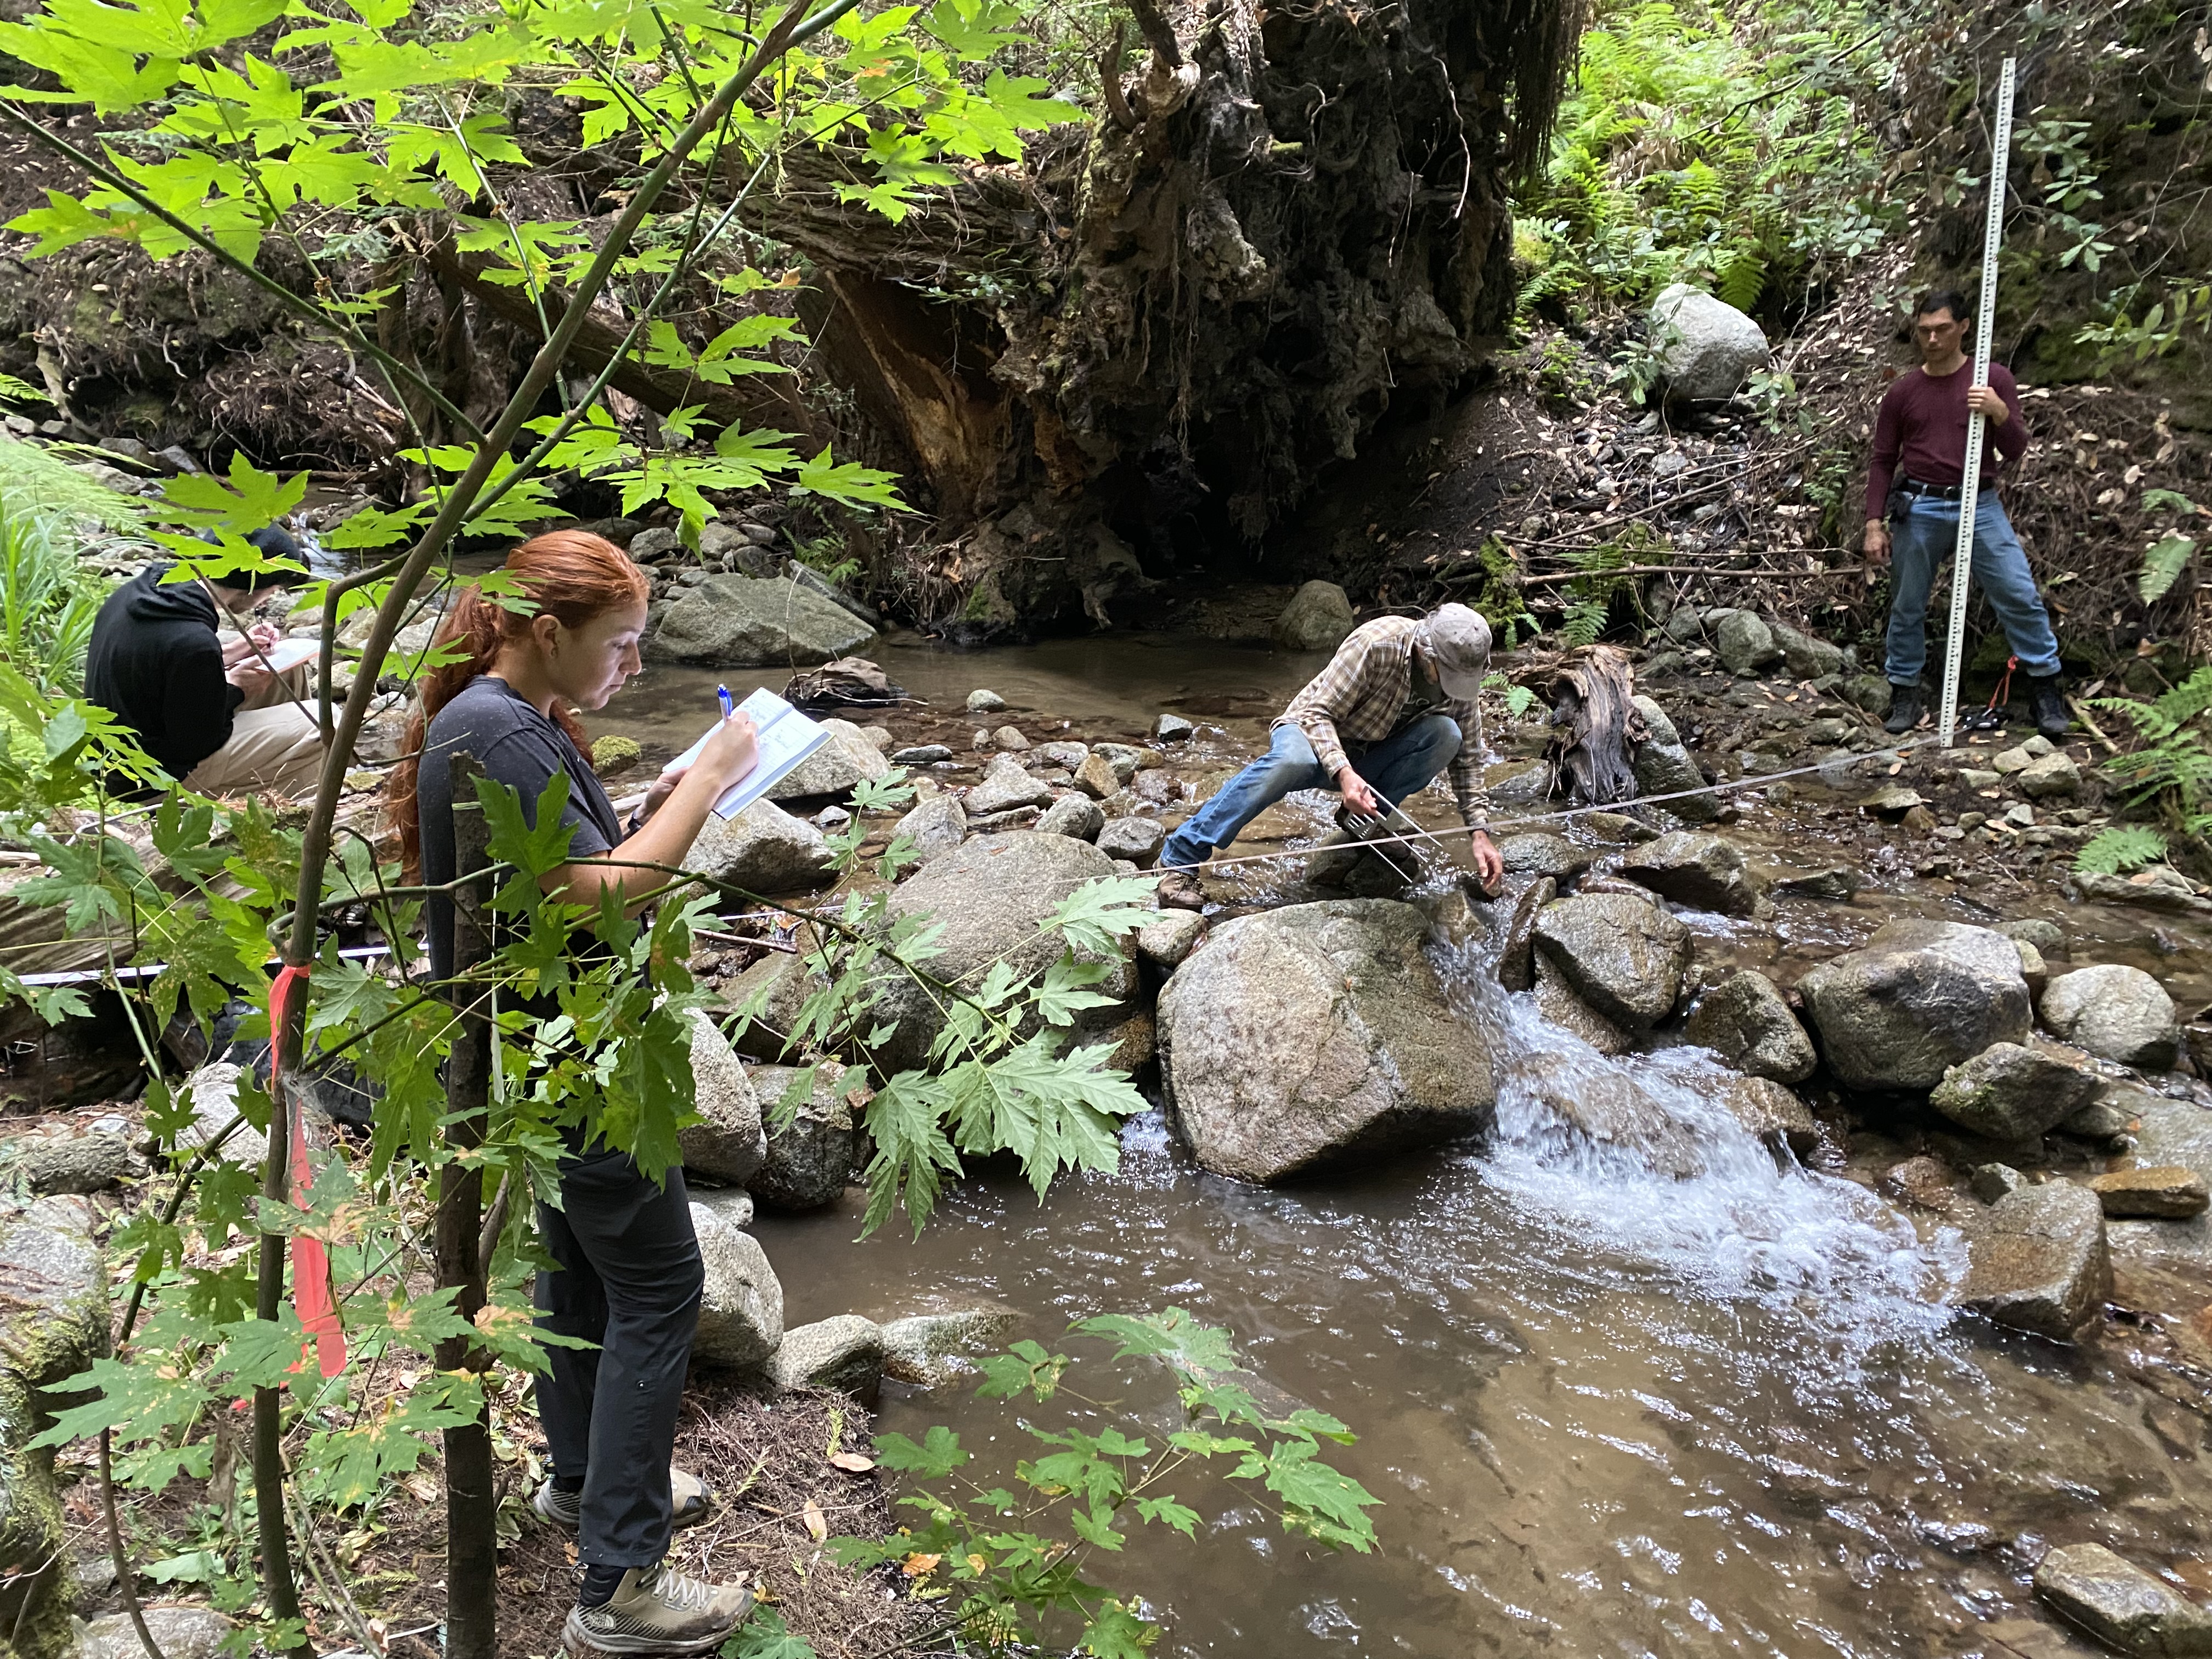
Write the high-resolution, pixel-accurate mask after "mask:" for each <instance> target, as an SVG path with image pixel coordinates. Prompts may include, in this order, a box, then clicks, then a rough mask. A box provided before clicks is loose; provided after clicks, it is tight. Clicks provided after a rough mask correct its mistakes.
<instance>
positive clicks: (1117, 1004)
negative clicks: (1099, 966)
mask: <svg viewBox="0 0 2212 1659" xmlns="http://www.w3.org/2000/svg"><path fill="white" fill-rule="evenodd" d="M1094 758H1095V757H1094ZM1114 873H1115V869H1114V860H1112V859H1110V858H1109V857H1108V856H1107V855H1106V854H1104V853H1102V852H1100V851H1099V850H1098V848H1096V847H1094V846H1092V845H1091V843H1090V842H1083V841H1077V840H1075V839H1074V838H1073V837H1072V836H1046V835H1039V834H1038V833H1037V832H1036V830H1034V829H1014V830H1009V831H1007V832H1006V833H1005V834H1002V835H995V836H975V837H974V838H973V839H971V840H969V842H965V843H964V844H963V845H962V846H960V847H958V848H955V849H954V850H953V851H951V852H949V853H947V854H945V855H944V856H943V857H941V858H937V859H933V860H931V861H930V862H929V863H928V864H927V865H925V866H923V867H922V868H921V870H920V871H919V872H916V873H915V875H914V876H913V877H912V878H910V879H909V880H908V881H907V882H906V883H905V884H902V886H900V887H899V888H897V889H896V890H895V891H894V892H893V893H892V894H891V895H890V898H889V899H888V900H887V901H886V904H887V907H888V909H889V911H890V916H891V918H892V919H893V920H894V921H896V920H897V919H899V918H901V917H904V916H922V915H927V916H933V917H934V918H936V920H937V921H939V923H941V924H942V929H941V931H940V933H939V935H938V944H939V954H938V955H937V956H936V957H934V958H933V959H932V960H931V962H930V963H929V969H930V971H931V972H932V973H934V974H936V975H939V977H941V978H945V979H950V980H953V981H961V982H964V983H966V984H969V985H971V986H972V985H979V984H981V982H982V977H983V975H985V974H986V973H987V972H988V971H989V969H990V967H991V964H992V963H995V962H998V961H1000V959H1002V958H1003V959H1004V960H1005V961H1006V964H1007V965H1008V966H1009V967H1010V968H1012V969H1013V970H1014V972H1015V973H1016V974H1018V975H1028V974H1041V973H1042V972H1043V971H1044V970H1045V969H1047V968H1048V967H1050V966H1051V965H1052V964H1053V963H1054V962H1056V961H1058V960H1059V959H1060V953H1061V951H1063V950H1064V949H1065V948H1066V945H1065V944H1064V942H1063V941H1062V940H1061V939H1060V936H1059V935H1058V934H1048V933H1041V932H1040V931H1039V930H1038V929H1039V924H1040V923H1042V921H1044V920H1045V918H1046V917H1047V916H1048V915H1051V914H1052V913H1053V912H1054V910H1056V909H1058V908H1060V903H1061V902H1062V901H1063V900H1065V899H1066V898H1067V897H1068V896H1069V895H1070V894H1072V893H1073V892H1074V891H1075V890H1076V889H1078V888H1079V887H1081V886H1082V885H1084V884H1085V883H1086V882H1091V881H1097V880H1099V879H1101V878H1104V877H1108V876H1111V875H1113V874H1114ZM1109 969H1110V971H1109V973H1108V975H1107V976H1106V978H1105V979H1104V980H1103V981H1101V982H1100V983H1099V984H1098V985H1097V986H1095V987H1092V988H1093V989H1094V990H1096V991H1097V992H1098V993H1100V994H1103V995H1105V996H1107V997H1110V998H1112V999H1114V1000H1113V1002H1112V1003H1111V1004H1109V1006H1105V1007H1101V1008H1086V1009H1085V1010H1084V1011H1083V1012H1081V1013H1079V1014H1078V1015H1077V1016H1076V1019H1075V1024H1074V1026H1073V1030H1072V1031H1071V1036H1073V1037H1074V1038H1075V1039H1077V1040H1079V1041H1081V1040H1085V1039H1087V1038H1088V1037H1089V1036H1095V1035H1097V1034H1099V1033H1103V1032H1104V1031H1107V1030H1110V1029H1112V1028H1113V1027H1114V1026H1115V1025H1118V1024H1120V1023H1121V1021H1122V1020H1123V1019H1126V1018H1127V1017H1128V1014H1129V1012H1130V1011H1129V1009H1128V1007H1127V999H1128V998H1129V997H1131V996H1133V994H1135V992H1136V988H1137V976H1136V968H1135V964H1134V963H1133V960H1132V959H1131V954H1130V951H1129V949H1128V947H1127V945H1126V944H1125V945H1122V946H1121V948H1120V949H1119V950H1117V951H1116V952H1115V954H1114V956H1113V957H1111V958H1109ZM876 1012H877V1017H878V1018H881V1019H883V1020H885V1021H888V1022H889V1023H890V1024H891V1026H892V1030H891V1033H890V1036H889V1037H888V1038H887V1039H886V1040H885V1041H884V1042H883V1043H882V1044H880V1045H878V1048H877V1049H876V1051H875V1053H874V1054H873V1055H872V1060H874V1061H875V1063H876V1065H877V1066H878V1069H879V1070H880V1071H881V1072H882V1073H885V1074H889V1073H895V1072H900V1071H905V1070H908V1069H909V1068H912V1067H916V1066H921V1064H922V1063H923V1060H925V1058H926V1057H927V1052H928V1048H929V1045H930V1043H931V1042H932V1041H933V1039H934V1038H935V1037H936V1035H937V1033H938V1031H939V1030H940V1029H941V1028H942V1025H943V1022H944V1014H943V1012H941V1011H940V1010H939V1007H938V1006H937V1005H936V1003H935V1002H934V1001H933V1000H931V999H929V998H928V997H926V996H924V995H923V994H921V992H920V991H919V990H918V989H917V988H915V987H914V986H912V985H911V984H910V983H909V982H908V981H905V980H904V979H903V978H894V977H891V976H890V975H889V973H887V975H886V977H885V978H884V981H883V989H882V990H881V992H880V993H879V994H878V999H877V1003H876Z"/></svg>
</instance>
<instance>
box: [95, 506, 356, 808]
mask: <svg viewBox="0 0 2212 1659" xmlns="http://www.w3.org/2000/svg"><path fill="white" fill-rule="evenodd" d="M246 540H248V541H249V542H251V543H252V544H253V545H254V546H256V547H258V548H259V549H260V550H262V551H263V552H264V553H265V554H267V555H268V556H270V558H272V559H283V560H288V561H291V562H295V564H296V563H298V562H299V561H300V556H301V553H300V544H299V543H298V542H296V541H295V540H294V539H293V538H292V537H291V536H290V535H289V533H287V532H285V531H283V530H282V529H280V528H278V527H277V526H274V525H272V526H270V527H269V528H267V529H265V530H257V531H255V532H253V533H252V535H250V536H248V537H247V538H246ZM173 568H175V567H174V566H173V565H168V564H157V565H154V566H152V567H150V568H148V569H145V570H143V571H141V572H140V573H139V574H137V576H135V577H133V578H132V579H131V580H129V581H127V582H125V583H124V584H123V586H120V587H118V588H117V589H116V590H115V592H112V593H111V594H109V595H108V596H107V602H106V604H105V605H101V606H100V615H99V617H97V618H95V619H94V623H93V624H92V641H91V645H90V647H89V648H88V651H87V653H86V657H85V673H84V688H85V696H87V697H88V698H89V699H90V700H91V701H92V702H96V703H98V704H99V705H100V707H101V708H105V709H106V710H107V711H108V712H109V713H110V714H113V715H114V716H115V717H116V718H117V719H118V720H121V721H122V722H123V724H124V725H125V726H129V727H130V728H131V730H132V731H133V732H136V733H137V737H138V741H139V743H140V744H141V745H142V746H143V748H144V749H145V750H146V752H147V753H148V754H149V755H150V756H152V757H154V758H155V760H156V761H158V762H160V763H161V769H162V770H164V771H166V772H167V773H168V775H170V776H171V777H173V778H175V779H176V780H177V781H179V782H180V783H182V784H183V785H184V786H185V788H187V789H190V790H192V791H193V792H194V793H198V794H202V795H236V794H247V793H264V792H266V793H272V794H279V795H302V794H305V793H307V792H308V791H309V790H311V789H313V787H314V785H315V780H316V779H317V777H318V776H319V775H320V774H321V772H322V769H323V733H322V727H321V726H320V725H319V723H318V722H317V721H316V720H315V718H314V716H313V715H312V714H309V713H308V712H307V708H305V707H304V706H303V704H304V699H305V698H306V696H307V691H308V674H309V672H310V670H309V667H308V665H307V664H305V663H302V664H301V665H299V666H298V667H296V668H295V669H293V670H292V671H289V673H283V674H272V673H270V671H269V670H268V668H267V667H266V666H265V665H264V662H263V660H262V653H265V652H266V651H267V650H268V649H269V648H270V647H272V646H273V645H275V644H276V641H277V634H276V629H273V628H270V627H269V626H267V625H266V624H257V625H256V626H254V627H252V628H251V629H247V630H246V632H244V633H243V634H241V635H239V636H238V637H237V638H235V639H234V640H233V641H230V643H229V644H228V645H226V644H224V643H223V641H222V636H221V635H219V634H218V633H217V631H216V629H217V626H218V624H219V623H222V622H223V621H226V620H228V619H230V618H234V617H240V616H243V615H244V614H245V613H246V611H248V610H249V609H251V608H252V605H253V604H254V601H255V599H256V598H257V597H258V595H260V594H263V593H265V592H269V591H270V589H272V588H290V587H293V586H297V585H298V584H299V583H301V582H302V581H305V580H307V572H306V568H305V567H304V565H301V566H300V568H293V569H281V568H280V569H275V570H252V571H247V570H240V571H234V572H232V573H230V574H228V575H226V576H224V577H223V578H222V580H206V579H204V578H198V577H195V578H193V579H191V580H185V581H176V582H173V581H165V580H162V579H163V578H164V577H165V576H167V574H169V572H170V571H171V570H173Z"/></svg>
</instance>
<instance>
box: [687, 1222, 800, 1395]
mask: <svg viewBox="0 0 2212 1659" xmlns="http://www.w3.org/2000/svg"><path fill="white" fill-rule="evenodd" d="M740 1209H741V1210H742V1212H743V1213H744V1215H745V1216H746V1217H747V1218H750V1215H751V1213H752V1210H751V1200H750V1199H747V1198H746V1197H745V1195H744V1194H743V1193H702V1194H697V1195H696V1196H695V1197H693V1199H692V1200H691V1229H692V1231H694V1232H695V1233H696V1234H697V1235H698V1237H699V1256H700V1259H701V1261H703V1262H704V1263H705V1264H706V1269H707V1280H706V1287H705V1289H704V1290H703V1291H702V1292H701V1294H700V1298H699V1328H698V1331H697V1333H696V1334H695V1335H694V1336H693V1337H692V1339H691V1358H694V1359H695V1360H696V1361H698V1362H699V1364H702V1365H714V1366H718V1367H720V1368H721V1369H722V1370H732V1371H737V1372H738V1373H740V1374H742V1375H744V1376H747V1377H749V1378H751V1379H754V1380H756V1381H758V1382H761V1383H767V1382H769V1381H770V1376H771V1374H770V1370H769V1368H770V1366H771V1365H772V1364H774V1363H775V1352H776V1350H777V1349H778V1348H780V1347H781V1346H783V1285H782V1282H781V1280H779V1279H777V1278H776V1276H775V1269H774V1268H773V1267H769V1265H768V1252H767V1251H765V1250H763V1249H761V1245H760V1241H759V1240H758V1239H757V1238H755V1237H753V1236H752V1235H751V1234H750V1233H749V1232H747V1231H744V1227H743V1226H742V1225H740V1224H739V1223H738V1220H737V1219H736V1214H737V1212H738V1211H739V1210H740Z"/></svg>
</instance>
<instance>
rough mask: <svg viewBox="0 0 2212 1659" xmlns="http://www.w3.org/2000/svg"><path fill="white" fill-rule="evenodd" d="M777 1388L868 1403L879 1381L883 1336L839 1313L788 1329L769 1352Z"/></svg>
mask: <svg viewBox="0 0 2212 1659" xmlns="http://www.w3.org/2000/svg"><path fill="white" fill-rule="evenodd" d="M774 1376H775V1383H776V1386H777V1387H778V1388H779V1389H801V1388H817V1389H836V1390H837V1391H838V1392H839V1393H840V1394H849V1395H854V1396H855V1397H857V1398H859V1399H860V1400H862V1401H870V1400H873V1399H874V1398H875V1397H876V1389H877V1388H878V1385H879V1384H880V1383H882V1382H883V1376H884V1331H883V1327H882V1326H880V1325H878V1324H877V1323H876V1322H875V1321H874V1320H872V1319H863V1318H861V1317H860V1315H858V1314H839V1315H837V1316H835V1317H834V1318H830V1319H819V1320H817V1321H815V1322H814V1323H812V1324H811V1325H794V1326H793V1327H792V1328H791V1329H789V1330H787V1331H786V1332H785V1333H784V1334H783V1341H782V1343H781V1346H778V1347H777V1349H776V1351H775V1363H774Z"/></svg>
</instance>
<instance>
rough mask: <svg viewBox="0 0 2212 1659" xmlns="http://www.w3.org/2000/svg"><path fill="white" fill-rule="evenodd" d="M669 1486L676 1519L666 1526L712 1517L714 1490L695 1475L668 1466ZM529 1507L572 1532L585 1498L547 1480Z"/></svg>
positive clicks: (581, 1514) (689, 1524)
mask: <svg viewBox="0 0 2212 1659" xmlns="http://www.w3.org/2000/svg"><path fill="white" fill-rule="evenodd" d="M668 1485H669V1488H670V1496H671V1497H672V1498H674V1499H675V1500H676V1516H675V1518H674V1519H673V1520H672V1521H671V1522H669V1524H670V1525H671V1527H674V1528H678V1529H681V1528H684V1527H696V1526H697V1525H698V1524H699V1523H700V1522H702V1521H704V1520H705V1519H707V1517H708V1516H710V1515H712V1514H714V1488H713V1487H711V1486H708V1484H707V1483H706V1482H705V1481H703V1480H701V1479H700V1478H699V1477H698V1476H697V1475H696V1474H685V1473H684V1471H683V1470H682V1469H679V1468H675V1467H673V1466H671V1468H669V1471H668ZM530 1507H531V1508H532V1510H535V1511H537V1513H538V1516H539V1517H540V1518H541V1519H543V1520H546V1521H550V1522H552V1523H553V1524H554V1525H555V1526H556V1527H566V1528H568V1530H569V1531H571V1532H574V1530H575V1529H576V1528H577V1527H578V1526H579V1525H580V1524H581V1522H582V1521H583V1518H584V1494H583V1493H582V1492H562V1491H560V1490H559V1489H557V1488H556V1486H554V1485H553V1483H552V1482H551V1481H550V1480H548V1481H547V1482H546V1483H545V1484H544V1486H540V1487H538V1490H537V1492H535V1493H534V1494H532V1497H531V1499H530Z"/></svg>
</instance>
